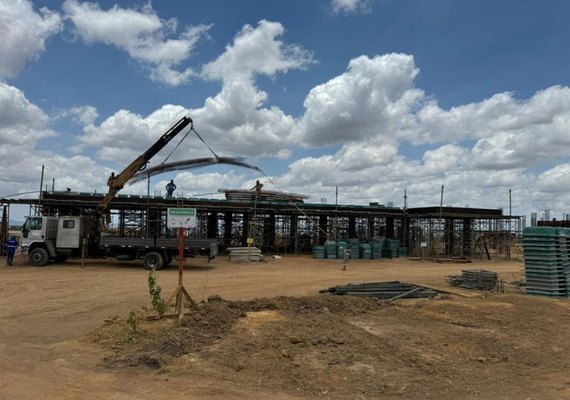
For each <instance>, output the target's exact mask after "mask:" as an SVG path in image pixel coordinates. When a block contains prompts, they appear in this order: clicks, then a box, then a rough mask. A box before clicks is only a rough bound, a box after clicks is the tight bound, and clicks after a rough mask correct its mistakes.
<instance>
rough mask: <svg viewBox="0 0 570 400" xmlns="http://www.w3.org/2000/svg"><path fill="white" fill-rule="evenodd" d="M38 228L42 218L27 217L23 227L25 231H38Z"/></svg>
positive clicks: (40, 227) (40, 226) (40, 225)
mask: <svg viewBox="0 0 570 400" xmlns="http://www.w3.org/2000/svg"><path fill="white" fill-rule="evenodd" d="M40 229H42V219H41V218H37V217H29V218H28V219H27V220H26V222H25V223H24V227H23V230H25V231H30V230H31V231H38V230H40Z"/></svg>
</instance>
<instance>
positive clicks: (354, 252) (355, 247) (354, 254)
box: [348, 238, 360, 260]
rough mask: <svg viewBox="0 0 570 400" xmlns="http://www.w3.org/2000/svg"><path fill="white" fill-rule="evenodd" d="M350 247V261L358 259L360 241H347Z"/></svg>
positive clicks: (354, 239)
mask: <svg viewBox="0 0 570 400" xmlns="http://www.w3.org/2000/svg"><path fill="white" fill-rule="evenodd" d="M348 244H349V246H350V258H351V259H352V260H354V259H358V258H360V240H359V239H357V238H353V239H348Z"/></svg>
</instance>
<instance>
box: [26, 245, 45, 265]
mask: <svg viewBox="0 0 570 400" xmlns="http://www.w3.org/2000/svg"><path fill="white" fill-rule="evenodd" d="M48 261H49V254H48V252H47V250H46V249H42V248H41V247H37V248H35V249H33V250H32V251H30V253H29V254H28V262H29V263H30V264H32V265H33V266H34V267H43V266H45V265H47V263H48Z"/></svg>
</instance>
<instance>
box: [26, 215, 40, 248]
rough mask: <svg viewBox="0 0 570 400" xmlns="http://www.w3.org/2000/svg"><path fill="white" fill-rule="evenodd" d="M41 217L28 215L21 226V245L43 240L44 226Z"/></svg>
mask: <svg viewBox="0 0 570 400" xmlns="http://www.w3.org/2000/svg"><path fill="white" fill-rule="evenodd" d="M43 222H44V219H43V218H42V217H28V218H27V219H26V222H25V223H24V226H23V227H22V243H20V245H21V246H22V247H27V246H29V245H30V244H31V243H34V242H43V241H44V240H45V226H44V223H43Z"/></svg>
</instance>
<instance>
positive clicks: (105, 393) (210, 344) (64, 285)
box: [0, 255, 570, 400]
mask: <svg viewBox="0 0 570 400" xmlns="http://www.w3.org/2000/svg"><path fill="white" fill-rule="evenodd" d="M2 261H3V260H2ZM445 261H448V260H445ZM341 267H342V262H341V261H340V260H315V259H312V258H311V257H309V256H293V255H291V256H289V255H283V256H282V257H281V258H280V259H275V258H273V257H266V262H255V263H247V262H240V263H235V262H230V261H229V260H228V259H227V258H225V257H224V256H220V257H218V259H217V260H214V261H213V262H211V263H208V262H207V260H205V259H201V258H195V259H189V260H187V261H186V263H185V269H184V286H185V287H186V288H187V290H188V291H189V292H190V294H191V295H192V297H193V299H194V300H195V301H196V302H198V303H200V302H202V301H206V300H208V298H209V301H207V302H206V303H204V304H201V305H200V311H198V312H189V314H188V316H185V317H183V318H182V319H180V320H179V319H162V320H158V321H153V320H147V319H146V318H145V316H146V315H149V313H148V312H146V311H144V310H143V308H144V307H146V308H150V307H151V304H150V297H149V291H148V284H147V279H148V271H145V270H144V269H143V268H142V266H141V263H135V262H128V263H119V262H114V261H111V260H89V261H87V262H86V263H85V267H84V268H81V263H80V262H79V261H74V260H71V261H68V262H67V263H65V264H51V265H49V266H47V267H43V268H37V267H30V266H28V265H26V264H25V261H24V259H23V258H22V256H18V257H17V258H16V262H15V264H14V265H13V266H11V267H6V266H4V265H2V266H1V267H0V293H1V296H0V398H2V399H11V400H16V399H26V400H27V399H36V400H38V399H128V400H131V399H155V400H161V399H206V400H213V399H253V400H261V399H264V400H265V399H282V400H285V399H287V400H292V399H418V398H419V399H440V400H441V399H444V400H445V399H449V400H451V399H454V400H455V399H513V400H514V399H517V400H518V399H570V300H568V299H566V300H556V299H548V298H542V297H533V296H526V295H523V294H520V291H519V289H518V285H517V282H518V281H519V280H520V279H521V278H522V272H523V265H522V262H521V261H516V260H513V261H505V260H492V261H475V262H473V263H469V264H463V263H456V262H440V263H437V262H433V261H419V260H409V259H403V258H401V259H393V260H370V261H368V260H366V261H364V260H354V261H350V262H349V263H348V269H347V270H346V271H342V270H341ZM462 269H487V270H492V271H496V272H498V273H499V274H500V277H501V278H502V279H503V280H504V281H505V282H506V283H507V284H506V285H505V290H506V293H488V292H484V293H483V292H477V291H470V290H463V289H457V288H453V287H451V286H449V285H448V284H447V283H446V281H445V279H446V276H448V275H458V274H461V270H462ZM391 280H399V281H403V282H410V283H415V284H418V285H429V286H430V287H435V288H439V289H442V290H445V293H442V294H441V295H440V296H438V297H437V298H435V299H401V300H397V301H394V302H392V303H387V302H385V301H377V300H375V299H370V298H361V297H359V298H352V297H348V296H333V295H330V294H319V293H318V292H319V290H320V289H325V288H328V287H331V286H335V285H340V284H347V283H363V282H375V281H391ZM177 283H178V271H177V268H176V267H175V266H172V267H169V268H168V269H165V270H161V271H159V272H158V284H159V285H160V286H161V288H162V294H163V296H164V297H168V295H169V294H170V293H172V292H173V291H174V290H175V288H176V286H177ZM129 316H130V318H129Z"/></svg>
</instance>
